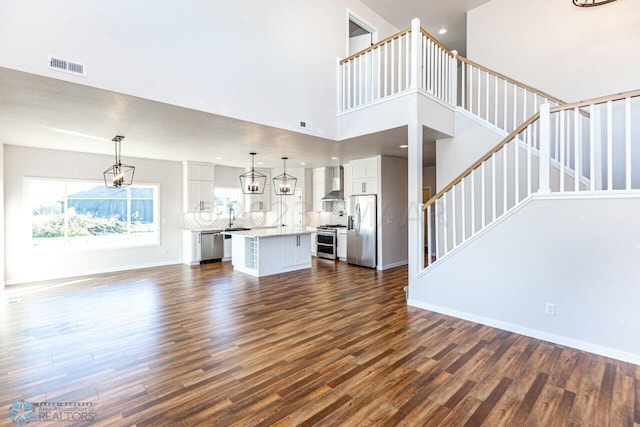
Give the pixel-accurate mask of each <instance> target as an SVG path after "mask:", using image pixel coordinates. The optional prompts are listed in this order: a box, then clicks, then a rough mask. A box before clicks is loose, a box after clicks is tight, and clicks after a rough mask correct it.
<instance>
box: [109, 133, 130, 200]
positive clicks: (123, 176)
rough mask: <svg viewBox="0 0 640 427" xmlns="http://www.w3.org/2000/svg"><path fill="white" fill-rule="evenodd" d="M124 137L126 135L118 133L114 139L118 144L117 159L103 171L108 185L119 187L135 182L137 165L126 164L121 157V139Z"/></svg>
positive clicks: (116, 144)
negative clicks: (134, 176)
mask: <svg viewBox="0 0 640 427" xmlns="http://www.w3.org/2000/svg"><path fill="white" fill-rule="evenodd" d="M123 139H124V136H121V135H116V136H114V137H113V139H112V141H113V142H114V143H115V146H116V161H115V163H114V164H113V165H112V166H110V167H109V168H108V169H107V170H106V171H104V173H103V175H104V185H105V186H106V187H115V188H119V187H122V186H123V185H131V184H132V183H133V174H134V173H135V171H136V168H135V166H130V165H125V164H124V163H122V161H121V159H120V151H121V141H122V140H123Z"/></svg>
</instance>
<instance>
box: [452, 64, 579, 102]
mask: <svg viewBox="0 0 640 427" xmlns="http://www.w3.org/2000/svg"><path fill="white" fill-rule="evenodd" d="M458 59H459V60H460V61H461V62H465V63H467V64H469V65H471V66H473V67H476V68H478V69H480V70H482V71H485V72H487V73H490V74H493V75H495V76H498V77H499V78H501V79H503V80H506V81H508V82H509V83H511V84H514V85H517V86H520V87H523V88H525V89H527V90H528V91H529V92H533V93H537V94H538V95H540V96H542V97H543V98H547V99H548V100H550V101H553V102H555V103H556V104H566V102H565V101H563V100H561V99H558V98H556V97H554V96H551V95H549V94H548V93H545V92H543V91H541V90H539V89H536V88H533V87H531V86H529V85H526V84H524V83H521V82H519V81H517V80H514V79H512V78H510V77H507V76H505V75H504V74H501V73H498V72H497V71H494V70H492V69H490V68H487V67H485V66H484V65H480V64H478V63H477V62H474V61H472V60H470V59H467V58H465V57H464V56H460V55H458Z"/></svg>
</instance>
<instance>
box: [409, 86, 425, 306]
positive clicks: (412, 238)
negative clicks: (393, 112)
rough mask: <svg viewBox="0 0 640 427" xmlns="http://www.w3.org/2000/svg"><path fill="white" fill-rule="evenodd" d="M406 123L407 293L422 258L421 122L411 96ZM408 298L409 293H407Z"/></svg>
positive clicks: (414, 101) (414, 98)
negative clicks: (407, 121)
mask: <svg viewBox="0 0 640 427" xmlns="http://www.w3.org/2000/svg"><path fill="white" fill-rule="evenodd" d="M411 102H412V108H411V109H410V113H409V123H408V132H407V133H408V136H407V144H408V145H409V148H408V157H409V158H408V159H407V162H408V163H407V168H408V174H407V175H408V179H409V182H408V189H409V194H408V203H409V206H408V208H409V213H408V235H409V238H408V240H409V248H408V252H409V287H410V288H409V294H411V284H412V283H415V278H416V276H417V274H418V273H419V272H420V269H421V266H422V263H423V259H424V221H423V220H422V218H423V216H422V166H423V165H422V123H421V121H420V115H419V111H418V100H417V98H416V97H413V100H412V101H411ZM409 298H410V295H409Z"/></svg>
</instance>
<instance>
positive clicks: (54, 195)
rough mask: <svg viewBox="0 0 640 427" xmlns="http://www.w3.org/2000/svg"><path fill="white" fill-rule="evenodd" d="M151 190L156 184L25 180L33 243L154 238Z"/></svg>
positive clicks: (146, 240)
mask: <svg viewBox="0 0 640 427" xmlns="http://www.w3.org/2000/svg"><path fill="white" fill-rule="evenodd" d="M156 194H157V187H156V186H131V187H124V188H123V187H120V188H107V187H105V186H104V185H100V184H98V183H87V182H63V181H46V180H37V179H33V180H30V182H29V201H30V209H31V220H32V221H31V223H32V240H33V243H34V244H51V243H62V244H67V243H87V244H92V245H93V244H97V245H105V246H110V245H113V246H122V245H124V246H126V245H143V244H153V243H158V224H157V221H156V216H157V215H156V208H157V206H156V200H157V197H156Z"/></svg>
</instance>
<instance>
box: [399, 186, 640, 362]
mask: <svg viewBox="0 0 640 427" xmlns="http://www.w3.org/2000/svg"><path fill="white" fill-rule="evenodd" d="M639 215H640V194H637V193H636V194H635V195H634V196H633V198H624V195H622V196H620V195H617V196H616V195H614V196H612V197H610V198H603V197H601V198H597V199H596V198H589V197H588V196H587V197H584V196H583V197H582V198H573V199H571V198H567V199H561V198H558V197H554V198H553V200H549V199H544V198H538V199H534V201H533V202H531V203H530V204H528V205H526V206H524V207H523V208H522V209H520V210H517V211H515V213H514V214H513V215H511V216H508V217H507V219H506V220H504V221H502V222H499V223H498V224H497V225H496V226H494V227H493V228H492V229H491V230H490V231H489V232H487V233H485V234H483V235H481V236H479V237H478V238H477V239H475V240H472V241H471V242H470V243H469V244H468V245H467V246H466V247H465V248H464V250H460V251H458V252H456V253H454V254H451V256H450V257H449V258H446V259H444V260H442V262H441V264H439V265H438V264H437V265H436V266H434V267H432V268H431V269H430V270H428V271H427V272H426V274H424V275H423V276H421V277H419V278H418V280H417V281H416V282H415V285H413V286H411V288H410V290H409V298H410V301H409V302H410V304H411V305H414V306H419V307H423V308H427V309H434V310H435V311H439V312H444V313H448V314H452V315H455V316H457V317H462V318H466V319H469V320H473V321H477V322H480V323H485V324H489V325H492V326H496V327H499V328H502V329H507V330H511V331H515V332H519V333H523V334H525V335H531V336H535V337H538V338H541V339H545V340H549V341H554V342H558V343H561V344H566V345H569V346H573V347H577V348H581V349H585V350H587V351H591V352H595V353H600V354H604V355H607V356H611V357H615V358H618V359H622V360H627V361H631V362H633V363H640V340H638V339H636V337H637V334H638V330H640V317H638V315H637V311H638V309H637V302H638V301H639V300H640V287H638V286H637V284H638V279H637V278H638V277H639V276H640V264H639V263H638V262H637V259H638V257H640V246H639V245H638V242H639V241H640V228H639V227H638V226H637V218H638V217H639ZM460 266H464V268H460ZM545 303H553V304H556V315H555V316H548V315H545Z"/></svg>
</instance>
